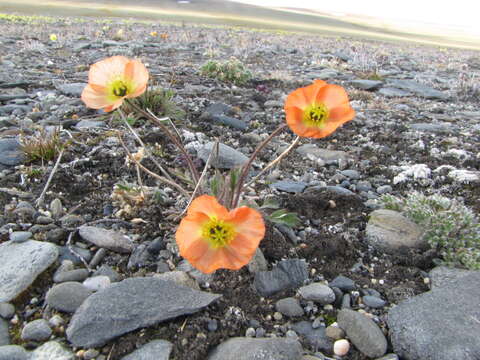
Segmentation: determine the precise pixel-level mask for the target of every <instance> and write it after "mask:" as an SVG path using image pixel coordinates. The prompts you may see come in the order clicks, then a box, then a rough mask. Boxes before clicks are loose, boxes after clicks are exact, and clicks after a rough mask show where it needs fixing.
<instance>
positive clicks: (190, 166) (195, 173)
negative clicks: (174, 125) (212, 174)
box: [126, 99, 200, 185]
mask: <svg viewBox="0 0 480 360" xmlns="http://www.w3.org/2000/svg"><path fill="white" fill-rule="evenodd" d="M126 101H127V102H128V104H129V105H131V106H132V107H133V108H134V109H135V110H136V111H138V112H139V113H141V114H142V115H143V116H145V117H146V118H147V119H149V120H151V121H152V122H154V123H155V124H156V125H157V126H158V127H160V129H162V131H163V132H164V133H165V134H166V135H167V136H168V137H169V139H170V140H171V141H172V142H173V143H174V144H175V146H176V147H177V148H178V149H179V150H180V152H181V153H182V155H183V156H184V157H185V160H186V161H187V165H188V169H189V170H190V173H191V174H192V179H193V182H194V184H195V185H196V184H197V183H198V180H199V179H200V175H199V174H198V171H197V169H196V168H195V165H194V164H193V161H192V158H191V157H190V155H189V154H188V152H187V150H186V149H185V147H184V146H183V144H182V142H181V141H180V140H179V139H178V138H177V137H176V136H175V135H173V134H172V132H171V131H170V130H169V129H168V128H167V127H166V126H165V125H163V124H162V122H161V121H160V120H159V119H158V118H156V117H155V116H153V115H152V114H150V113H148V112H147V111H145V110H143V109H142V108H140V107H139V106H137V105H136V104H134V102H133V101H129V100H128V99H127V100H126Z"/></svg>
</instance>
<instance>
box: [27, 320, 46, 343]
mask: <svg viewBox="0 0 480 360" xmlns="http://www.w3.org/2000/svg"><path fill="white" fill-rule="evenodd" d="M50 335H52V329H51V328H50V326H49V325H48V321H47V320H44V319H38V320H34V321H31V322H29V323H27V324H26V325H25V326H24V328H23V330H22V340H26V341H28V340H32V341H43V340H47V339H48V338H49V337H50Z"/></svg>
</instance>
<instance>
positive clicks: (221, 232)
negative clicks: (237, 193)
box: [202, 217, 235, 249]
mask: <svg viewBox="0 0 480 360" xmlns="http://www.w3.org/2000/svg"><path fill="white" fill-rule="evenodd" d="M234 237H235V228H234V226H233V225H232V224H229V223H226V222H225V221H223V220H219V219H217V218H216V217H212V218H210V220H209V221H207V222H206V223H205V224H204V225H203V226H202V238H203V239H204V240H206V241H207V242H208V243H209V245H210V246H211V247H212V248H214V249H218V248H221V247H224V246H227V245H228V244H229V243H230V242H231V241H232V240H233V238H234Z"/></svg>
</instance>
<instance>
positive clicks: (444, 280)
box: [429, 266, 475, 289]
mask: <svg viewBox="0 0 480 360" xmlns="http://www.w3.org/2000/svg"><path fill="white" fill-rule="evenodd" d="M474 272H475V271H472V270H465V269H457V268H450V267H447V266H437V267H435V268H433V269H432V270H430V272H429V275H430V279H431V284H432V289H435V288H439V287H443V286H445V285H448V284H453V283H455V282H456V281H458V279H460V278H462V277H464V276H466V275H470V274H473V273H474Z"/></svg>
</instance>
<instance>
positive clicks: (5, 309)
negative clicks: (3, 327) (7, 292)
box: [0, 303, 15, 319]
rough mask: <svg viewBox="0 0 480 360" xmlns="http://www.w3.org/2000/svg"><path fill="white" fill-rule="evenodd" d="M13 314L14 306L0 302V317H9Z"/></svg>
mask: <svg viewBox="0 0 480 360" xmlns="http://www.w3.org/2000/svg"><path fill="white" fill-rule="evenodd" d="M13 315H15V306H13V305H12V304H10V303H0V317H2V318H4V319H11V318H12V317H13Z"/></svg>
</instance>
